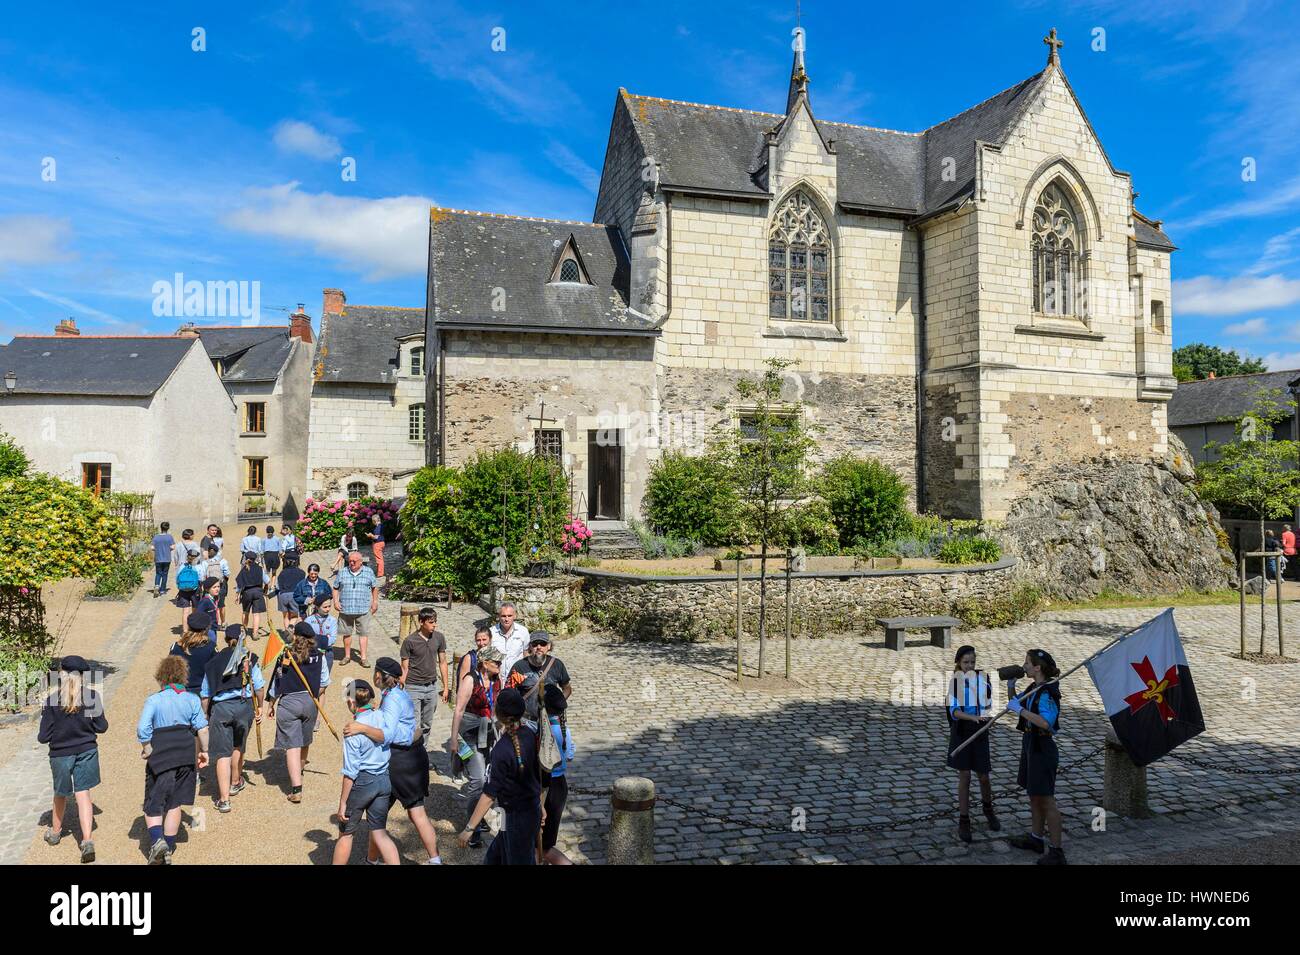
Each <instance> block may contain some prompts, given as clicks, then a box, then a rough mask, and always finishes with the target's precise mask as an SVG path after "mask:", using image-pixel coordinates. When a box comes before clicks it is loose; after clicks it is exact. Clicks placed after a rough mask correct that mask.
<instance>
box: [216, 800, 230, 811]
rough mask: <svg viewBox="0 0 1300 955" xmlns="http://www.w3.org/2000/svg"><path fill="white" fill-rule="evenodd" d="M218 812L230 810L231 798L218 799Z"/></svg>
mask: <svg viewBox="0 0 1300 955" xmlns="http://www.w3.org/2000/svg"><path fill="white" fill-rule="evenodd" d="M217 812H230V800H229V799H218V800H217Z"/></svg>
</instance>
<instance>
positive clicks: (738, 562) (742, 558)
mask: <svg viewBox="0 0 1300 955" xmlns="http://www.w3.org/2000/svg"><path fill="white" fill-rule="evenodd" d="M744 562H745V555H744V554H741V555H740V556H738V557H737V558H736V685H737V686H739V685H740V680H741V675H740V660H741V650H740V586H741V584H740V568H741V565H742V564H744Z"/></svg>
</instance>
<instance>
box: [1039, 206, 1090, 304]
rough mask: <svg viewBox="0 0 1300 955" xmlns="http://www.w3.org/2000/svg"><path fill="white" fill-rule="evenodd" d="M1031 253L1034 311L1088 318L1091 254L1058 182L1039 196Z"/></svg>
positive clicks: (1073, 211)
mask: <svg viewBox="0 0 1300 955" xmlns="http://www.w3.org/2000/svg"><path fill="white" fill-rule="evenodd" d="M1029 250H1030V253H1031V254H1032V255H1033V257H1034V311H1035V312H1038V313H1039V314H1042V315H1051V316H1057V317H1070V316H1074V317H1078V318H1086V317H1087V307H1086V306H1087V303H1086V301H1085V295H1084V290H1085V289H1086V287H1087V281H1088V251H1087V248H1086V246H1085V242H1084V233H1083V221H1082V219H1080V217H1079V215H1078V213H1076V212H1075V210H1074V205H1073V204H1072V203H1071V202H1070V199H1069V197H1068V196H1067V195H1066V193H1065V191H1064V190H1063V189H1062V188H1061V187H1060V186H1058V185H1057V184H1055V183H1053V184H1052V185H1050V186H1048V187H1047V188H1046V189H1044V190H1043V191H1042V193H1041V194H1039V196H1038V202H1037V203H1035V205H1034V231H1033V236H1032V238H1030V240H1029Z"/></svg>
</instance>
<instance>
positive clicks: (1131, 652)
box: [1088, 608, 1205, 766]
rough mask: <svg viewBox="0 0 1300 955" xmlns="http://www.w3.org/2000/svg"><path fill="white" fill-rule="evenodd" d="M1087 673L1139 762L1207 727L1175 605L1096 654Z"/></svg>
mask: <svg viewBox="0 0 1300 955" xmlns="http://www.w3.org/2000/svg"><path fill="white" fill-rule="evenodd" d="M1088 673H1090V674H1091V675H1092V682H1093V683H1095V684H1097V690H1098V691H1099V692H1100V693H1101V702H1102V706H1104V707H1105V709H1106V715H1107V716H1108V717H1110V722H1111V725H1112V726H1114V727H1115V733H1116V735H1117V736H1119V740H1120V742H1121V743H1123V745H1124V749H1125V750H1127V751H1128V754H1129V756H1130V757H1132V759H1133V762H1134V763H1136V764H1137V765H1139V766H1145V765H1147V764H1148V763H1151V762H1154V761H1155V760H1157V759H1159V758H1160V757H1161V756H1163V755H1165V754H1166V753H1167V752H1169V751H1170V750H1171V749H1173V748H1174V747H1175V746H1177V745H1178V744H1179V743H1181V742H1183V741H1184V740H1188V739H1191V738H1192V737H1193V736H1195V735H1196V734H1197V733H1201V732H1204V730H1205V720H1204V719H1203V718H1202V716H1201V704H1200V701H1199V700H1197V698H1196V687H1195V685H1193V683H1192V671H1191V669H1190V668H1189V667H1188V665H1187V654H1185V653H1184V652H1183V642H1182V640H1181V639H1180V638H1179V636H1178V627H1177V626H1176V625H1175V624H1174V611H1173V609H1172V608H1170V609H1169V610H1166V611H1165V612H1164V613H1162V614H1160V616H1158V617H1156V618H1154V619H1152V620H1148V621H1147V622H1146V623H1144V624H1143V625H1142V626H1140V627H1138V628H1137V629H1136V630H1134V631H1133V632H1132V633H1130V634H1129V635H1128V636H1126V637H1124V639H1122V640H1120V641H1119V642H1118V643H1117V644H1115V645H1114V646H1113V647H1110V648H1108V649H1106V650H1104V651H1102V652H1101V653H1099V654H1098V655H1097V656H1095V657H1093V658H1092V659H1091V660H1090V661H1088Z"/></svg>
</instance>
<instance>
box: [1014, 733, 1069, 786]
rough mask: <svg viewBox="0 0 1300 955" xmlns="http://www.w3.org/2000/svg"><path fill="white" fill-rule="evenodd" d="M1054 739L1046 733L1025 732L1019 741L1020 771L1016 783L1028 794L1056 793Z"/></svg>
mask: <svg viewBox="0 0 1300 955" xmlns="http://www.w3.org/2000/svg"><path fill="white" fill-rule="evenodd" d="M1059 762H1060V754H1059V753H1058V751H1057V749H1056V740H1055V739H1053V738H1052V737H1051V736H1049V735H1048V734H1046V733H1025V736H1024V739H1023V740H1021V742H1020V772H1019V773H1017V774H1016V785H1017V786H1019V787H1020V788H1021V789H1023V790H1024V791H1025V792H1026V793H1027V794H1028V795H1030V796H1055V795H1056V767H1057V764H1058V763H1059Z"/></svg>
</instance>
